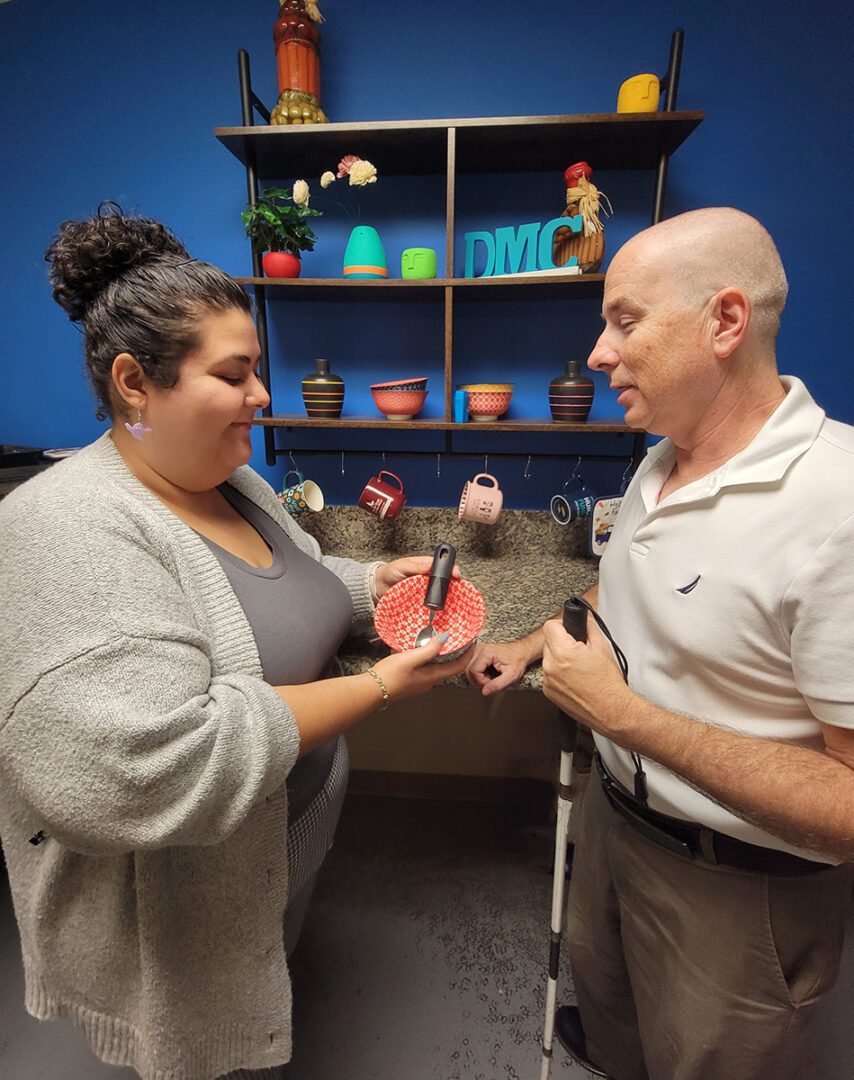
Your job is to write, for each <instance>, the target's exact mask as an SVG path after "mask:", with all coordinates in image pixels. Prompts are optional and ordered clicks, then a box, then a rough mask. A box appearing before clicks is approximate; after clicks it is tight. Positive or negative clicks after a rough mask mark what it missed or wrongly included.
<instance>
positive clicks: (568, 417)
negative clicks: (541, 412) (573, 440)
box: [549, 360, 595, 423]
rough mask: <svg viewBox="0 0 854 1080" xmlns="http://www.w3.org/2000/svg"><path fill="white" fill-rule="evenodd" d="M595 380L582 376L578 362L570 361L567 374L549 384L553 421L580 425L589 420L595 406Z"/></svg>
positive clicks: (559, 376)
mask: <svg viewBox="0 0 854 1080" xmlns="http://www.w3.org/2000/svg"><path fill="white" fill-rule="evenodd" d="M594 389H595V387H594V385H593V380H592V379H588V378H587V376H586V375H582V374H581V365H580V364H579V362H578V361H577V360H568V361H567V364H566V372H565V374H563V375H558V376H557V378H556V379H552V381H551V382H550V383H549V408H550V409H551V411H552V420H557V421H561V420H562V421H569V422H574V423H580V422H581V421H584V420H586V419H587V416H588V413H589V412H590V406H591V405H592V404H593V391H594Z"/></svg>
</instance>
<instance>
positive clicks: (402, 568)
mask: <svg viewBox="0 0 854 1080" xmlns="http://www.w3.org/2000/svg"><path fill="white" fill-rule="evenodd" d="M432 565H433V556H432V555H407V556H406V557H405V558H403V559H395V560H394V562H387V563H381V564H380V565H379V566H378V567H377V578H376V583H377V598H378V599H379V597H381V596H382V595H383V593H384V592H386V591H387V590H388V589H390V588H391V587H392V585H396V584H397V583H398V581H403V579H404V578H408V577H412V576H413V575H414V574H429V573H430V567H431V566H432ZM452 576H453V577H455V578H458V577H459V576H460V570H459V567H458V566H454V571H453V574H452Z"/></svg>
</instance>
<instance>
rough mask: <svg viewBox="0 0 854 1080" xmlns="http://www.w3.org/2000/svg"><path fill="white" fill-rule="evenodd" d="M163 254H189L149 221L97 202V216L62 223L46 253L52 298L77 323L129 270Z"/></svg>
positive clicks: (159, 227) (176, 241)
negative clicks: (126, 214) (95, 300)
mask: <svg viewBox="0 0 854 1080" xmlns="http://www.w3.org/2000/svg"><path fill="white" fill-rule="evenodd" d="M162 255H179V256H182V257H183V258H189V253H188V252H187V249H186V248H185V247H184V245H183V244H182V243H181V241H180V240H178V239H177V237H176V236H175V235H174V234H173V233H172V232H170V230H169V229H167V228H166V226H165V225H161V224H160V222H159V221H153V220H152V219H151V218H142V217H125V215H124V212H123V211H122V208H121V207H120V206H117V205H116V203H109V202H108V203H102V204H101V206H100V207H99V208H98V214H97V216H96V217H94V218H91V219H89V220H86V221H64V222H63V223H62V224H61V225H60V226H59V233H58V234H57V237H56V239H55V240H54V242H53V243H52V244H51V245H50V247H49V248H48V249H47V251H46V252H45V256H44V257H45V260H46V261H47V262H49V263H50V272H49V275H48V276H49V279H50V283H51V285H52V286H53V298H54V300H56V302H57V303H58V304H59V305H60V306H61V307H63V308H64V309H65V310H66V311H67V312H68V314H69V317H70V318H71V320H72V321H73V322H74V321H77V320H78V319H82V318H83V317H84V316H85V314H86V311H87V309H88V308H89V305H90V304H91V303H92V301H93V300H94V299H95V298H96V297H97V296H98V295H100V293H102V292H103V291H104V289H105V288H106V287H107V286H108V285H110V284H111V283H112V282H114V281H117V280H118V279H119V278H120V277H122V276H123V275H124V274H126V273H128V271H130V270H133V269H134V268H135V267H138V266H142V265H144V264H145V263H147V262H151V261H153V260H155V259H158V258H160V257H161V256H162Z"/></svg>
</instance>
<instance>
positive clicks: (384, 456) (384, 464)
mask: <svg viewBox="0 0 854 1080" xmlns="http://www.w3.org/2000/svg"><path fill="white" fill-rule="evenodd" d="M383 465H385V450H383Z"/></svg>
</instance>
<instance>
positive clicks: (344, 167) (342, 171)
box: [338, 154, 362, 180]
mask: <svg viewBox="0 0 854 1080" xmlns="http://www.w3.org/2000/svg"><path fill="white" fill-rule="evenodd" d="M361 160H362V159H361V158H358V157H356V156H355V154H348V155H347V156H346V157H343V158H341V160H340V161H339V162H338V179H339V180H340V179H341V178H342V177H344V176H349V175H350V168H351V166H352V165H355V164H356V162H357V161H361Z"/></svg>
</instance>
